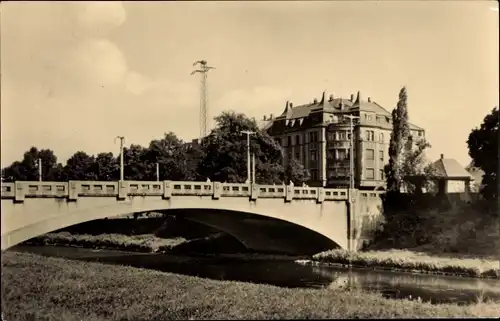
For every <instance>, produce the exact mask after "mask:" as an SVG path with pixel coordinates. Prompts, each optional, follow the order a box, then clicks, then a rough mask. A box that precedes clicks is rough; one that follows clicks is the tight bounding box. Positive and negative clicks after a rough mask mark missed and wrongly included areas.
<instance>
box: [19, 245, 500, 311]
mask: <svg viewBox="0 0 500 321" xmlns="http://www.w3.org/2000/svg"><path fill="white" fill-rule="evenodd" d="M13 250H14V251H21V252H31V253H37V254H41V255H46V256H55V257H64V258H68V259H76V260H83V261H94V262H101V263H106V264H118V265H129V266H134V267H140V268H147V269H154V270H159V271H164V272H171V273H178V274H184V275H190V276H198V277H203V278H210V279H216V280H231V281H242V282H253V283H264V284H271V285H277V286H282V287H294V288H298V287H307V288H339V287H343V286H345V285H346V284H347V281H348V278H349V275H348V272H347V270H346V269H341V268H336V267H318V266H307V265H300V264H297V263H294V262H293V261H261V260H257V261H244V260H238V259H234V258H206V257H186V256H174V255H164V254H149V253H133V252H121V251H109V250H91V249H83V248H67V247H52V246H19V247H16V248H14V249H13ZM351 283H352V284H354V286H356V287H358V288H361V289H363V290H367V291H377V292H380V293H382V294H383V295H384V296H386V297H390V298H408V297H412V298H415V299H416V298H420V299H421V300H422V301H428V302H431V303H446V302H454V303H458V304H466V303H471V302H476V301H477V298H478V297H482V298H483V299H486V300H494V301H499V302H500V281H498V280H484V279H472V278H462V277H450V276H430V275H417V274H406V273H398V272H389V271H372V270H363V269H353V270H352V274H351Z"/></svg>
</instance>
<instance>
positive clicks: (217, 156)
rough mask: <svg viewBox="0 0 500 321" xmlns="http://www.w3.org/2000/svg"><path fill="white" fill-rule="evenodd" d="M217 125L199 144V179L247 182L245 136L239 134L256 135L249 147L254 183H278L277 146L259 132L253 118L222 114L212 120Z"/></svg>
mask: <svg viewBox="0 0 500 321" xmlns="http://www.w3.org/2000/svg"><path fill="white" fill-rule="evenodd" d="M215 121H216V123H217V126H216V128H215V129H214V130H212V132H211V133H210V135H209V136H208V137H206V138H205V139H204V140H203V142H202V148H203V149H204V153H203V156H202V159H201V161H200V164H199V166H198V172H199V175H200V176H201V178H202V179H205V178H210V179H211V180H214V181H222V182H244V181H246V179H247V137H246V135H244V134H242V133H241V131H244V130H249V131H253V132H255V133H256V135H253V136H252V137H251V142H250V148H251V150H252V152H253V153H255V168H256V175H255V176H256V180H257V182H258V183H259V184H266V183H267V184H272V183H280V182H281V180H282V179H283V176H284V170H283V167H282V166H281V163H282V150H281V147H280V146H279V145H278V144H277V143H276V142H275V141H274V140H273V139H272V138H271V137H270V136H269V134H267V133H266V132H263V131H260V130H259V128H258V126H257V123H256V121H255V119H250V118H248V117H246V116H245V115H244V114H236V113H234V112H223V113H222V114H221V115H219V116H217V117H215Z"/></svg>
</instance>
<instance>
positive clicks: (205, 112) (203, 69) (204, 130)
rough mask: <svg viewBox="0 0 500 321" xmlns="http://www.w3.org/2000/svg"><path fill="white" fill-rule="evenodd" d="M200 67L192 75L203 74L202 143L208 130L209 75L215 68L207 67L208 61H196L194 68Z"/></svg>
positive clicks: (201, 96)
mask: <svg viewBox="0 0 500 321" xmlns="http://www.w3.org/2000/svg"><path fill="white" fill-rule="evenodd" d="M198 64H199V65H200V69H196V70H194V71H193V72H191V75H194V74H196V73H200V74H201V90H200V91H201V93H200V141H201V139H202V138H203V137H205V136H207V130H208V128H207V127H208V124H207V122H208V104H207V103H208V92H207V73H208V71H209V70H210V69H215V67H209V66H207V61H206V60H198V61H195V63H194V64H193V66H196V65H198Z"/></svg>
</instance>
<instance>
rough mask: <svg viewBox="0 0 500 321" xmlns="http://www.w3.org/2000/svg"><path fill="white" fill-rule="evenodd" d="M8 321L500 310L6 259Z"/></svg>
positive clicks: (498, 307) (8, 255)
mask: <svg viewBox="0 0 500 321" xmlns="http://www.w3.org/2000/svg"><path fill="white" fill-rule="evenodd" d="M1 282H2V313H3V318H4V320H9V321H13V320H37V321H44V320H46V321H48V320H65V321H76V320H88V321H97V320H121V321H125V320H134V321H141V320H144V321H145V320H169V319H183V320H193V319H298V318H404V317H411V318H415V317H417V318H421V317H494V316H498V312H499V311H500V304H495V303H478V304H474V305H469V306H457V305H453V304H446V305H431V304H429V303H421V302H416V301H407V300H389V299H384V298H382V297H381V296H379V295H377V294H368V293H361V292H358V291H356V290H353V291H346V290H341V289H321V290H314V289H285V288H278V287H274V286H268V285H257V284H247V283H240V282H228V281H213V280H207V279H200V278H196V277H190V276H181V275H175V274H170V273H162V272H157V271H151V270H145V269H137V268H131V267H124V266H112V265H102V264H99V263H87V262H76V261H68V260H64V259H60V258H48V257H42V256H38V255H34V254H28V253H15V252H5V253H3V254H2V281H1Z"/></svg>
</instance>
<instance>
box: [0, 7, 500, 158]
mask: <svg viewBox="0 0 500 321" xmlns="http://www.w3.org/2000/svg"><path fill="white" fill-rule="evenodd" d="M498 37H499V35H498V4H497V2H496V1H472V0H471V1H460V2H459V1H418V2H417V1H415V2H410V1H401V2H397V1H380V2H368V1H346V2H341V1H332V2H299V1H296V2H284V1H282V2H274V3H273V2H268V1H259V2H236V1H235V2H219V3H217V2H206V3H201V2H178V3H174V2H149V3H147V2H146V3H138V2H136V3H132V2H130V3H120V2H109V3H105V2H99V3H98V2H95V3H90V2H89V3H74V4H72V3H67V2H66V3H63V2H59V3H44V2H25V3H22V2H3V3H2V4H1V69H2V70H1V72H2V83H1V85H2V87H1V116H2V117H1V126H2V127H1V143H2V145H1V152H2V153H1V154H2V155H1V165H2V166H6V165H8V164H10V163H11V162H12V161H14V160H17V159H20V158H21V157H22V154H23V152H24V151H26V150H27V149H28V148H29V147H30V146H36V147H39V148H50V149H53V150H54V151H55V153H56V155H57V156H58V158H59V160H60V161H62V162H65V161H66V159H67V158H68V157H69V156H71V155H72V154H73V153H74V152H75V151H77V150H83V151H86V152H88V153H92V154H94V153H98V152H102V151H113V152H116V151H117V150H118V145H115V144H114V137H115V136H117V135H123V136H125V137H126V144H127V145H128V144H130V143H139V144H143V145H147V144H148V143H149V141H150V140H151V139H154V138H160V137H161V136H162V135H163V133H164V132H167V131H173V132H175V133H176V134H177V135H179V136H180V137H181V138H183V139H184V140H191V139H192V138H195V137H196V136H197V135H198V133H199V121H198V119H199V118H198V117H199V116H198V111H199V78H198V76H191V75H190V73H191V71H192V70H193V67H192V63H193V62H194V61H196V60H200V59H205V60H208V62H209V65H212V66H214V67H216V68H217V69H216V70H213V71H211V72H210V74H209V86H208V88H209V112H210V114H209V115H210V118H212V117H213V116H214V115H217V114H219V113H220V112H221V111H223V110H227V109H234V110H236V111H239V112H243V113H246V114H247V115H249V116H255V117H256V118H261V117H262V115H264V114H267V115H268V114H270V113H273V114H275V115H278V114H280V113H281V112H282V111H283V109H284V107H285V103H286V101H287V100H290V101H292V102H293V103H294V104H295V105H299V104H302V103H307V102H311V101H312V100H313V99H314V98H315V97H318V98H319V97H320V95H321V93H322V91H323V90H326V91H327V95H329V94H334V95H335V96H340V95H342V96H344V97H347V96H349V95H350V94H351V93H355V92H356V91H358V90H360V91H361V95H362V97H363V98H364V99H366V98H367V97H371V98H372V100H374V101H376V102H378V103H379V104H381V105H383V106H385V107H386V108H387V109H388V110H391V109H392V108H393V107H394V106H395V104H396V103H397V98H398V92H399V89H400V88H401V86H403V85H406V86H407V90H408V104H409V115H410V121H411V122H413V123H415V124H416V125H419V126H421V127H424V128H425V129H426V131H427V138H428V139H429V141H430V142H431V144H432V145H433V148H432V149H431V150H430V151H429V152H428V155H429V157H430V158H431V159H436V158H438V157H439V155H440V154H441V153H443V154H445V156H446V157H451V158H455V159H457V160H458V161H459V162H460V163H462V164H463V165H464V166H465V165H467V163H468V162H469V157H468V154H467V145H466V143H465V142H466V140H467V137H468V134H469V132H470V130H471V129H472V128H473V127H475V126H478V125H479V124H480V123H481V121H482V119H483V118H484V116H485V115H486V114H487V113H488V112H489V111H490V110H491V109H492V108H493V107H494V106H496V105H498V100H499V82H498V70H499V66H498V64H499V63H498V56H499V51H498Z"/></svg>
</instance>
